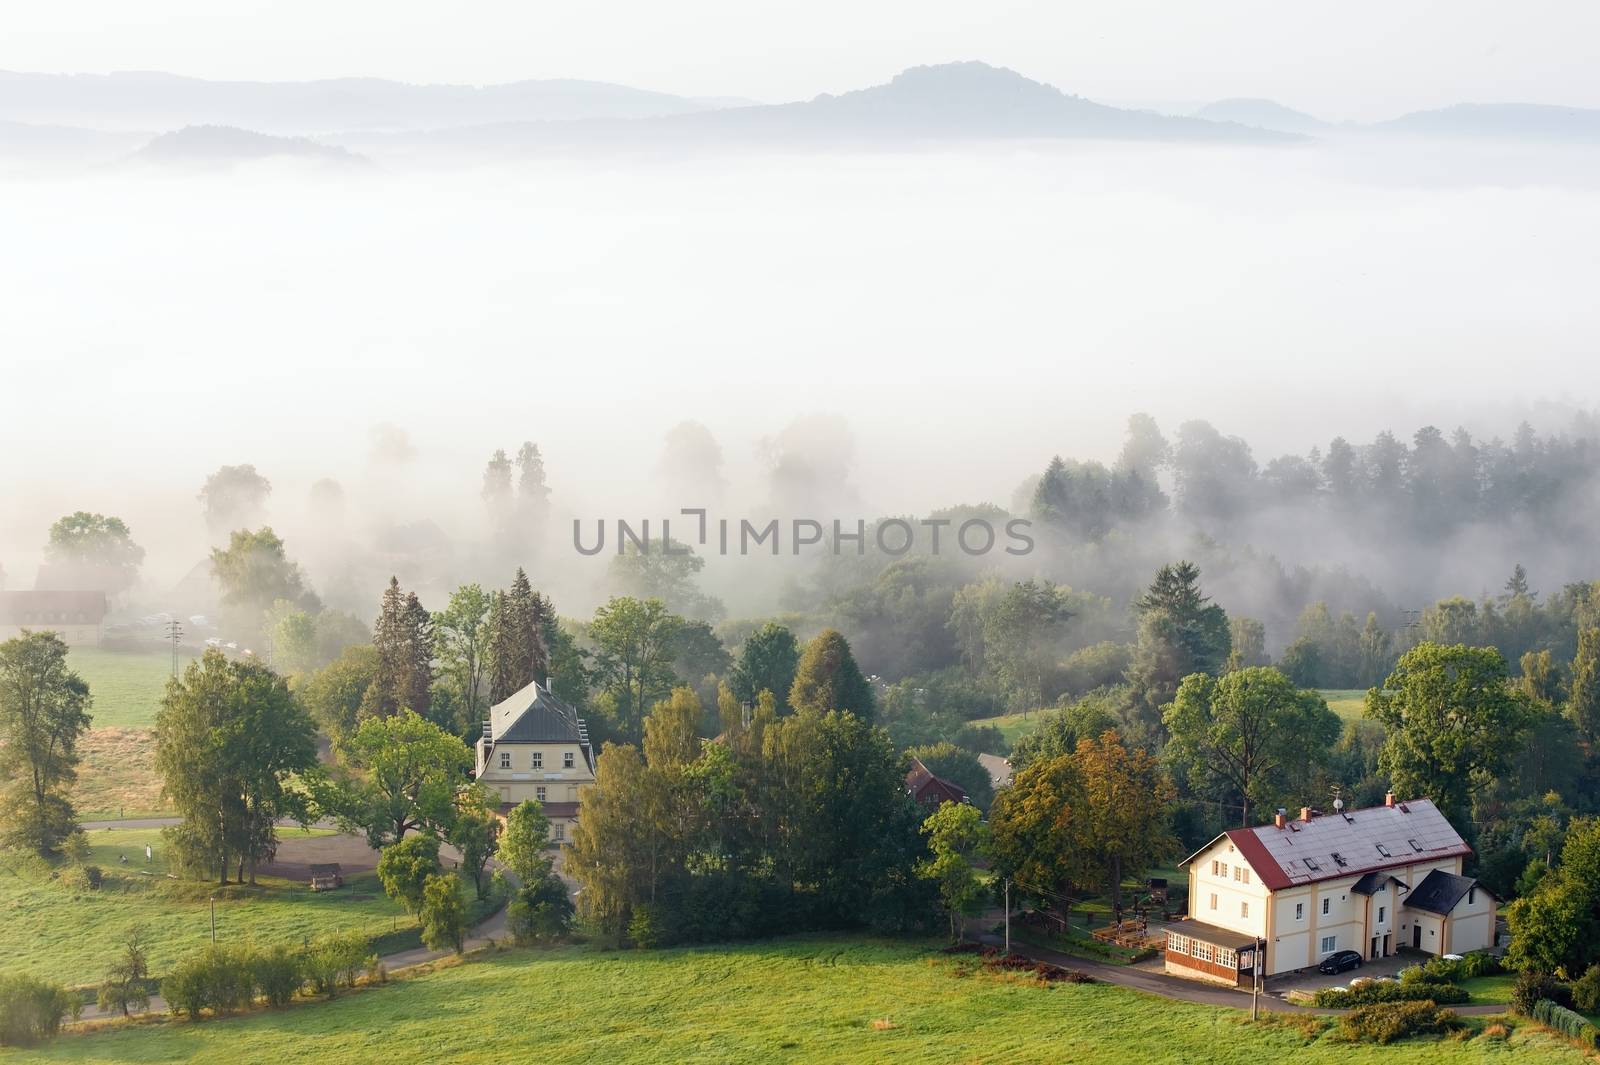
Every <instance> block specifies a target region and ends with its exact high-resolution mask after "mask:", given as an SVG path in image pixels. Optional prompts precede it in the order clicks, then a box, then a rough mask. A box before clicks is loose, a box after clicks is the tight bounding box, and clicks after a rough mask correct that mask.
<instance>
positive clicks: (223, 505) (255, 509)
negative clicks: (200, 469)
mask: <svg viewBox="0 0 1600 1065" xmlns="http://www.w3.org/2000/svg"><path fill="white" fill-rule="evenodd" d="M271 494H272V484H271V482H270V481H268V480H267V479H266V478H265V477H263V476H261V475H260V474H259V473H257V472H256V468H255V467H254V466H252V465H250V464H249V463H245V464H244V465H241V466H223V467H221V468H220V469H218V470H217V472H216V473H213V474H212V475H211V476H209V477H207V478H206V483H205V484H204V485H203V486H201V488H200V494H199V496H197V497H196V498H197V499H199V500H200V507H201V510H202V511H203V512H204V514H205V519H206V530H207V531H208V532H210V533H211V535H212V537H213V538H215V537H217V536H220V535H221V534H223V533H226V532H231V531H233V530H234V529H239V528H242V527H244V526H248V525H253V524H255V523H256V522H257V521H259V520H260V519H261V517H262V515H263V512H264V511H265V509H266V504H267V496H269V495H271Z"/></svg>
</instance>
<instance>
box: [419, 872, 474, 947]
mask: <svg viewBox="0 0 1600 1065" xmlns="http://www.w3.org/2000/svg"><path fill="white" fill-rule="evenodd" d="M418 916H419V917H420V918H421V920H422V942H423V943H424V944H425V945H426V946H428V947H429V948H430V949H432V950H444V949H445V948H446V947H449V948H450V949H452V950H454V951H455V952H456V953H457V954H460V953H461V948H462V946H463V945H464V944H465V942H466V937H467V904H466V901H465V900H464V899H463V898H462V897H461V881H460V880H458V879H457V878H456V875H455V874H454V873H438V874H435V875H434V876H430V877H428V879H427V882H426V883H425V884H424V885H423V890H422V909H421V911H420V912H419V913H418Z"/></svg>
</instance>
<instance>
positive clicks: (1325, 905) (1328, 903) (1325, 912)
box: [1322, 899, 1333, 917]
mask: <svg viewBox="0 0 1600 1065" xmlns="http://www.w3.org/2000/svg"><path fill="white" fill-rule="evenodd" d="M1332 905H1333V900H1332V899H1323V900H1322V916H1324V917H1326V916H1328V911H1329V909H1330V908H1331V907H1332Z"/></svg>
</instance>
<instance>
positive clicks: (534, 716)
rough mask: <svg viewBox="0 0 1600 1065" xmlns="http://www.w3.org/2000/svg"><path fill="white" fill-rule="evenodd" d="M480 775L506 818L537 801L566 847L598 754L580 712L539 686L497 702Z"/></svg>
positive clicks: (481, 749) (486, 728)
mask: <svg viewBox="0 0 1600 1065" xmlns="http://www.w3.org/2000/svg"><path fill="white" fill-rule="evenodd" d="M476 776H477V779H478V782H479V783H481V784H484V785H486V786H487V787H488V788H489V789H490V791H491V792H493V793H495V794H496V795H498V796H499V799H500V812H501V814H502V816H503V815H504V814H506V813H509V812H510V810H511V808H512V807H514V806H516V805H518V804H520V803H522V802H524V801H526V800H528V799H536V800H538V801H539V802H540V803H541V804H542V805H543V806H544V814H545V816H546V817H548V818H549V819H550V837H551V839H552V840H553V841H554V842H556V843H558V844H560V843H562V842H564V841H565V840H566V839H568V838H569V836H570V835H571V832H572V826H573V825H575V824H577V821H578V806H579V804H580V802H581V801H582V799H581V792H582V789H583V788H584V787H585V786H586V785H589V784H593V783H594V749H593V748H592V747H591V746H590V745H589V730H588V729H587V728H586V727H585V726H584V723H583V719H582V718H580V717H579V716H578V714H577V711H576V710H574V709H573V708H572V707H570V706H568V705H567V704H566V703H564V702H562V701H561V700H560V699H557V698H556V697H555V696H554V695H553V694H551V692H550V689H549V687H548V684H540V683H539V682H538V681H534V682H533V683H532V684H529V685H528V686H527V687H526V688H523V689H522V690H521V691H519V692H517V693H516V694H514V695H512V696H511V697H509V698H507V699H505V700H503V701H502V702H499V703H496V704H495V705H494V706H493V707H491V708H490V710H489V720H487V721H485V722H484V723H483V739H482V740H481V741H480V742H479V744H478V751H477V769H476Z"/></svg>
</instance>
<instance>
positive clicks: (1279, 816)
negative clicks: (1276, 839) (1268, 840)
mask: <svg viewBox="0 0 1600 1065" xmlns="http://www.w3.org/2000/svg"><path fill="white" fill-rule="evenodd" d="M1288 823H1289V821H1288V818H1286V817H1284V816H1283V811H1282V810H1279V811H1278V812H1277V813H1275V814H1273V815H1272V825H1273V827H1274V828H1278V829H1282V828H1283V827H1284V826H1285V825H1287V824H1288Z"/></svg>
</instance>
